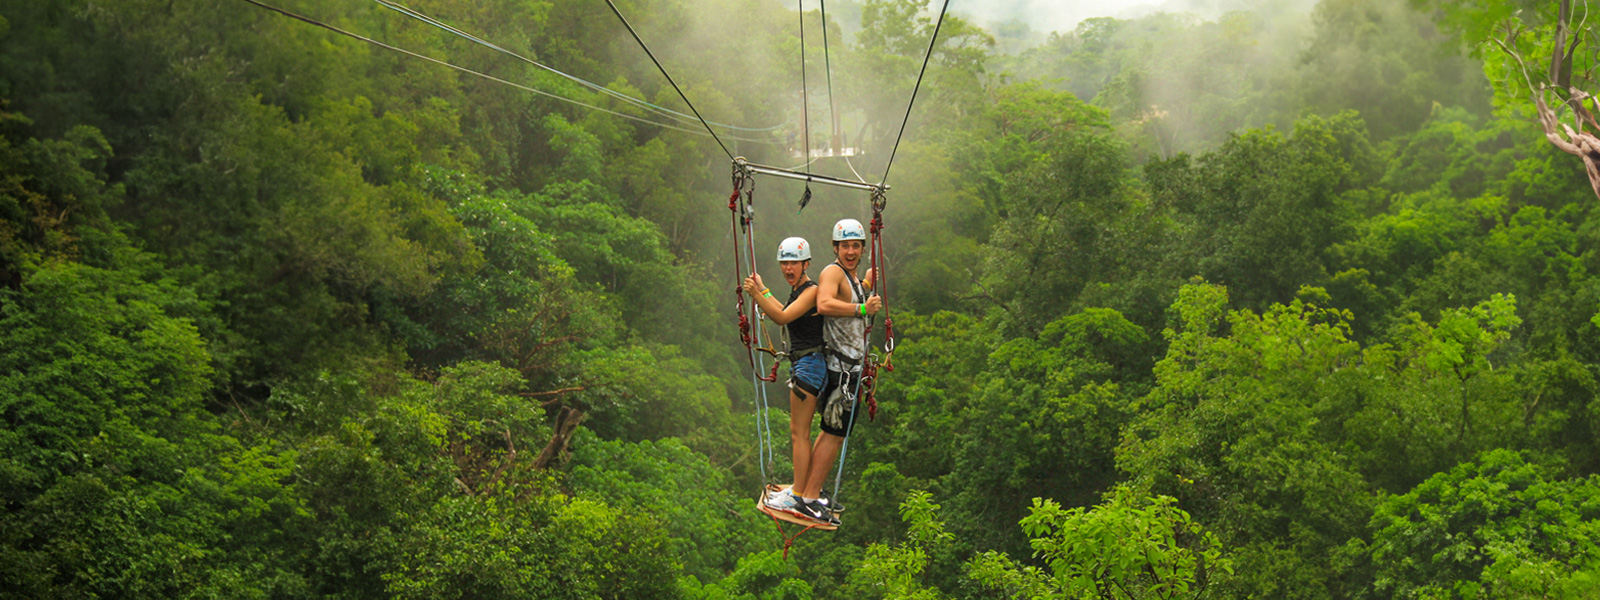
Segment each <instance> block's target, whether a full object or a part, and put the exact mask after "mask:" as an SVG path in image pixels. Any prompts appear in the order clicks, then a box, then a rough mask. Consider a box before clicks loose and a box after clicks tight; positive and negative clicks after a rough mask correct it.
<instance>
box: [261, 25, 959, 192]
mask: <svg viewBox="0 0 1600 600" xmlns="http://www.w3.org/2000/svg"><path fill="white" fill-rule="evenodd" d="M246 1H252V0H246ZM606 5H607V6H610V7H611V12H613V13H616V15H617V20H620V21H622V26H623V27H627V28H628V33H630V34H632V35H633V41H635V42H639V47H640V48H643V49H644V53H645V55H647V56H649V57H650V62H653V63H655V64H656V68H657V69H660V70H661V76H662V77H666V78H667V83H670V84H672V89H673V90H676V91H677V92H678V97H679V98H683V103H684V104H687V105H689V112H692V113H694V116H695V118H697V119H700V124H701V125H705V127H706V132H707V133H710V134H711V139H713V140H716V141H717V145H718V146H722V153H723V154H726V155H728V160H733V152H732V151H730V150H728V145H727V144H724V143H722V138H720V137H717V132H716V130H714V129H712V128H711V125H710V124H709V123H706V118H705V117H702V116H700V109H698V108H695V107H694V103H693V102H690V101H689V96H687V95H685V94H684V93H683V88H680V87H678V82H676V81H673V80H672V75H670V74H668V73H667V68H666V67H663V66H661V61H659V60H656V53H654V52H651V51H650V46H647V45H645V43H644V40H643V39H642V38H640V37H639V32H637V31H634V30H633V25H632V24H631V23H628V18H627V17H624V16H622V11H621V10H618V9H617V3H616V2H613V1H612V0H606ZM945 5H946V6H949V0H945ZM940 19H941V20H942V19H943V16H942V15H941V17H940ZM891 158H892V157H891Z"/></svg>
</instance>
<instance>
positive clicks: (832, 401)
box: [817, 369, 861, 437]
mask: <svg viewBox="0 0 1600 600" xmlns="http://www.w3.org/2000/svg"><path fill="white" fill-rule="evenodd" d="M860 384H861V371H860V370H856V371H852V372H849V373H840V372H838V371H835V370H833V369H829V370H828V384H827V386H826V387H824V388H823V390H822V393H821V394H818V395H817V398H818V399H819V401H818V402H817V414H819V415H822V432H823V433H827V434H831V435H836V436H839V437H845V436H848V435H850V428H852V427H854V426H855V424H856V411H855V405H856V394H858V393H860V392H861V385H860Z"/></svg>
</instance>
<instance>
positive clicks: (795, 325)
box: [784, 281, 822, 354]
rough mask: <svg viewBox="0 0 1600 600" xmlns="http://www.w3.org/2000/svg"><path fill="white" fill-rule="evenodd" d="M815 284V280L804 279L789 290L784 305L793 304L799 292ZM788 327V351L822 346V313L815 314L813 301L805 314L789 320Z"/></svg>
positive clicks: (815, 308) (794, 351) (792, 351)
mask: <svg viewBox="0 0 1600 600" xmlns="http://www.w3.org/2000/svg"><path fill="white" fill-rule="evenodd" d="M816 285H817V282H815V281H806V282H805V283H802V284H800V287H797V288H794V291H792V292H789V303H788V304H785V305H784V306H788V305H789V304H794V301H795V300H798V299H800V293H801V292H804V291H806V289H808V288H811V287H815V286H816ZM788 328H789V352H790V353H791V354H793V353H796V352H799V351H801V350H810V349H812V348H820V347H822V315H819V314H817V307H816V303H815V302H813V303H812V306H811V310H809V311H806V314H804V315H801V317H800V318H798V319H795V320H793V321H790V322H789V325H788Z"/></svg>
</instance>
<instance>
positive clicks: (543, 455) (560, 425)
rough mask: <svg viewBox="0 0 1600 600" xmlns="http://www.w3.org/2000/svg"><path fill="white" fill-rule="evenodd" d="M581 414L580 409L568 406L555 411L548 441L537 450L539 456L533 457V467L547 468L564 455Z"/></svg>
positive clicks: (580, 421)
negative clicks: (557, 411) (542, 448)
mask: <svg viewBox="0 0 1600 600" xmlns="http://www.w3.org/2000/svg"><path fill="white" fill-rule="evenodd" d="M583 416H584V415H583V411H581V410H578V409H576V408H573V407H570V406H563V407H561V412H559V413H556V424H555V427H554V431H553V433H552V434H551V436H550V443H548V444H545V446H544V450H542V451H540V452H539V457H538V458H536V459H534V461H533V468H535V469H548V468H550V467H551V466H553V465H554V464H555V463H556V461H558V460H560V459H561V458H562V457H563V456H564V455H566V453H567V444H568V443H571V442H572V432H574V431H576V430H577V429H578V424H579V423H582V422H583Z"/></svg>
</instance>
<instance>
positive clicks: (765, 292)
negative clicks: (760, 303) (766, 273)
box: [761, 288, 772, 298]
mask: <svg viewBox="0 0 1600 600" xmlns="http://www.w3.org/2000/svg"><path fill="white" fill-rule="evenodd" d="M761 295H762V296H765V297H767V298H771V297H772V288H767V289H764V290H761Z"/></svg>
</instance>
